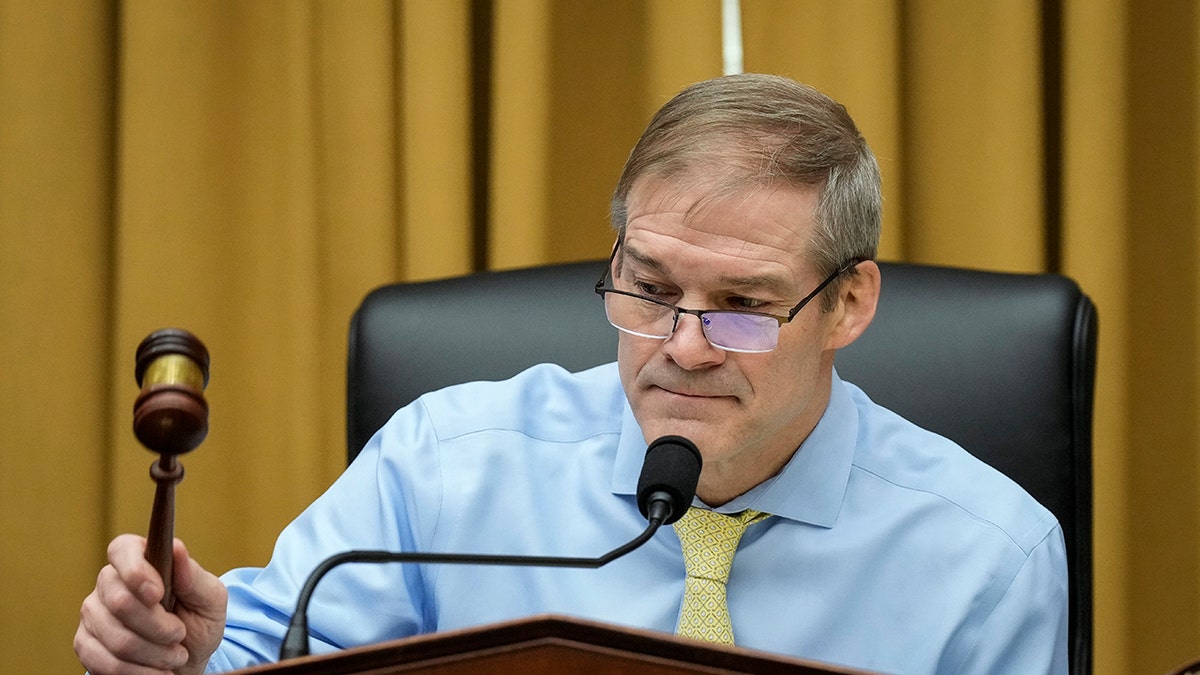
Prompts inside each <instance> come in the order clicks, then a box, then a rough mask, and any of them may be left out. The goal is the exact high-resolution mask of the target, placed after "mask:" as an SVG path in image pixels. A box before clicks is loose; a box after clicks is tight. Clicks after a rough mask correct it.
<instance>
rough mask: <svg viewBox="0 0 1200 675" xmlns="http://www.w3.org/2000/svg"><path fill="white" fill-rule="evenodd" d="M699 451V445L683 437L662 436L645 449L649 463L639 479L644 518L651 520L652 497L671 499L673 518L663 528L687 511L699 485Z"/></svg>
mask: <svg viewBox="0 0 1200 675" xmlns="http://www.w3.org/2000/svg"><path fill="white" fill-rule="evenodd" d="M700 465H701V460H700V451H699V450H698V449H696V444H695V443H692V442H691V441H689V440H688V439H686V438H684V437H682V436H663V437H662V438H659V439H656V440H655V441H654V442H653V443H651V444H650V447H648V448H646V461H645V462H644V463H643V464H642V475H641V476H640V477H639V478H638V489H637V500H638V508H639V509H640V510H641V512H642V515H643V516H646V517H647V518H649V513H648V508H649V506H650V497H651V495H654V494H655V493H663V492H665V493H667V494H668V495H670V498H671V500H672V502H673V503H672V505H671V517H670V518H668V519H667V520H665V521H663V524H664V525H669V524H670V523H673V522H675V521H676V520H678V519H679V518H680V516H682V515H683V513H684V512H685V511H687V509H688V507H689V506H691V504H692V498H693V497H695V496H696V484H697V483H699V482H700Z"/></svg>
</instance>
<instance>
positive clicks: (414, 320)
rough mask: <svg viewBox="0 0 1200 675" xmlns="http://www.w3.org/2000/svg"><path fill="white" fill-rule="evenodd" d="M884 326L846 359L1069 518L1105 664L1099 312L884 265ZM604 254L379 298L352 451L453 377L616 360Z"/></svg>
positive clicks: (1079, 670)
mask: <svg viewBox="0 0 1200 675" xmlns="http://www.w3.org/2000/svg"><path fill="white" fill-rule="evenodd" d="M880 267H881V269H882V275H883V291H882V296H881V298H880V301H879V310H878V313H877V315H876V317H875V321H874V323H873V324H872V325H871V327H870V328H869V329H868V330H867V332H866V333H865V334H864V335H863V336H862V337H861V338H860V339H859V340H858V341H856V342H855V343H854V344H852V345H851V346H850V347H848V348H847V349H845V350H843V351H842V352H840V353H839V354H838V357H837V368H838V372H839V374H840V375H841V376H842V377H843V378H844V379H846V380H849V381H851V382H854V383H855V384H857V385H859V386H861V387H862V388H863V389H864V390H865V391H866V392H867V393H868V394H869V395H870V396H871V397H872V398H873V399H874V400H875V401H877V402H878V403H880V404H882V405H884V406H886V407H888V408H891V409H892V410H895V411H896V412H898V413H900V414H901V415H904V416H905V417H907V418H908V419H910V420H912V421H913V422H915V423H917V424H919V425H921V426H924V427H926V428H928V429H932V430H934V431H937V432H938V433H941V434H942V435H944V436H947V437H949V438H951V439H953V440H955V441H957V442H958V443H960V444H961V445H962V446H963V447H965V448H967V449H968V450H969V451H971V452H972V453H974V454H975V455H976V456H978V457H979V458H981V459H983V460H984V461H986V462H987V463H989V464H991V465H992V466H994V467H995V468H997V469H999V470H1000V471H1002V472H1004V473H1005V474H1007V475H1008V476H1009V477H1011V478H1013V479H1014V480H1015V481H1016V482H1017V483H1020V484H1021V485H1022V486H1023V487H1024V488H1025V489H1026V490H1027V491H1028V492H1029V493H1030V494H1032V495H1033V496H1034V497H1036V498H1037V499H1038V500H1039V501H1041V503H1042V504H1044V505H1045V506H1046V507H1047V508H1049V509H1050V510H1051V511H1052V512H1054V514H1055V515H1056V516H1057V517H1058V520H1059V522H1060V523H1061V524H1062V527H1063V531H1064V533H1065V535H1066V544H1067V556H1068V563H1069V566H1070V585H1071V586H1070V603H1071V608H1070V635H1071V638H1070V640H1071V644H1070V649H1071V654H1070V658H1071V672H1072V673H1074V674H1076V675H1081V674H1087V673H1090V672H1091V652H1092V464H1091V451H1092V401H1093V391H1094V375H1095V363H1096V362H1095V357H1096V311H1095V307H1094V306H1093V304H1092V302H1091V300H1089V299H1088V297H1087V296H1086V295H1084V294H1083V293H1082V292H1081V291H1080V289H1079V287H1078V286H1077V285H1076V284H1075V283H1074V282H1072V281H1071V280H1069V279H1066V278H1064V277H1061V276H1056V275H1022V274H1005V273H996V272H983V271H973V270H963V269H953V268H945V267H930V266H921V265H911V264H899V263H882V264H881V265H880ZM603 268H604V262H603V261H596V262H588V263H571V264H563V265H553V266H546V267H541V268H533V269H524V270H515V271H505V272H486V273H481V274H476V275H471V276H466V277H460V278H455V279H448V280H442V281H433V282H424V283H411V284H404V283H401V284H393V285H390V286H385V287H382V288H379V289H377V290H375V291H373V292H372V293H371V294H369V295H368V296H367V297H366V299H365V300H363V303H362V306H361V307H360V308H359V309H358V312H357V313H356V314H355V316H354V319H353V322H352V325H351V329H350V350H349V361H348V391H347V394H348V397H347V423H348V427H347V429H348V431H347V436H348V438H347V442H348V448H349V450H348V453H349V456H350V458H351V459H353V457H354V455H356V454H357V452H358V450H359V448H361V447H362V445H363V444H364V443H365V442H366V441H367V439H368V438H370V436H371V434H372V433H374V431H375V430H376V429H377V428H378V427H379V426H381V425H382V424H383V423H384V422H385V421H386V420H387V419H388V417H390V416H391V414H392V413H393V412H394V411H395V410H396V409H398V408H400V407H401V406H404V405H406V404H407V403H409V402H410V401H412V400H413V399H414V398H416V397H417V396H419V395H420V394H422V393H424V392H426V391H430V390H433V389H436V388H440V387H443V386H446V385H449V384H455V383H459V382H466V381H470V380H480V379H502V378H506V377H508V376H510V375H513V374H515V373H517V372H519V371H520V370H522V369H524V368H526V367H527V366H530V365H533V364H535V363H539V362H544V361H550V362H555V363H559V364H561V365H563V366H566V367H567V368H570V369H581V368H586V367H589V366H593V365H597V364H600V363H604V362H607V361H611V360H613V359H614V358H615V356H616V339H617V331H616V329H614V328H612V327H611V326H609V325H608V323H607V321H606V320H605V318H604V310H603V306H602V303H601V300H600V298H599V297H598V296H596V295H595V293H593V291H592V287H593V285H594V284H595V281H596V279H598V278H599V277H600V274H601V272H602V271H603Z"/></svg>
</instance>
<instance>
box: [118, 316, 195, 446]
mask: <svg viewBox="0 0 1200 675" xmlns="http://www.w3.org/2000/svg"><path fill="white" fill-rule="evenodd" d="M134 374H135V375H136V377H137V383H138V386H139V387H141V388H142V391H141V393H140V394H139V395H138V397H137V400H136V401H134V404H133V433H134V435H136V436H137V438H138V440H139V441H141V443H142V445H144V446H146V447H147V448H149V449H151V450H153V451H154V452H157V453H160V454H163V455H179V454H183V453H185V452H187V451H189V450H192V449H194V448H195V447H196V446H198V445H200V443H201V442H202V441H203V440H204V437H205V436H206V435H208V403H207V402H206V401H205V400H204V387H205V386H206V385H207V384H208V350H207V349H205V347H204V344H203V343H201V342H200V340H198V339H197V338H196V336H194V335H192V334H191V333H189V332H187V331H185V330H181V329H178V328H164V329H162V330H157V331H154V332H153V333H151V334H150V335H148V336H146V339H144V340H142V343H141V344H140V345H138V349H137V368H136V370H135V373H134Z"/></svg>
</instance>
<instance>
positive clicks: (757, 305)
mask: <svg viewBox="0 0 1200 675" xmlns="http://www.w3.org/2000/svg"><path fill="white" fill-rule="evenodd" d="M767 304H768V303H767V301H766V300H755V299H754V298H741V297H733V298H730V299H729V306H730V307H733V308H734V309H762V308H763V307H764V306H766V305H767Z"/></svg>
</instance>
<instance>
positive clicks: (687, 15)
mask: <svg viewBox="0 0 1200 675" xmlns="http://www.w3.org/2000/svg"><path fill="white" fill-rule="evenodd" d="M741 6H742V23H743V30H744V36H743V37H744V43H745V64H746V68H747V69H748V70H754V71H765V72H777V73H781V74H785V75H789V76H792V77H794V78H796V79H799V80H801V81H805V82H808V83H811V84H813V85H815V86H817V87H819V88H821V89H823V90H824V91H827V92H828V93H830V94H831V95H833V96H834V97H835V98H838V99H839V100H841V101H842V102H843V103H845V104H846V106H847V107H848V108H849V110H850V112H851V114H852V115H853V116H854V117H855V119H856V120H857V121H858V122H859V124H860V127H861V128H862V129H863V132H864V133H865V135H866V136H867V137H868V139H869V140H870V142H871V144H872V146H873V148H874V149H875V151H876V153H877V155H878V156H879V159H880V164H881V166H882V169H883V173H884V183H885V186H884V191H885V192H884V196H885V236H884V240H883V245H882V257H884V258H886V259H892V260H912V261H919V262H926V263H936V264H949V265H959V266H967V267H979V268H989V269H1002V270H1017V271H1048V270H1047V266H1048V265H1049V266H1054V265H1061V270H1059V271H1062V272H1063V273H1065V274H1067V275H1069V276H1071V277H1073V278H1074V279H1076V280H1077V281H1079V283H1080V284H1081V286H1082V287H1083V288H1084V290H1085V291H1086V292H1087V293H1089V294H1090V295H1091V296H1092V297H1093V298H1094V299H1095V300H1096V302H1097V305H1098V308H1099V314H1100V324H1101V336H1100V354H1099V363H1100V366H1099V378H1098V384H1097V408H1096V427H1095V438H1096V441H1095V458H1094V463H1095V505H1096V515H1095V532H1096V537H1095V575H1096V576H1095V590H1096V598H1095V601H1096V607H1095V615H1096V658H1095V661H1096V672H1097V673H1099V674H1100V675H1119V674H1123V673H1127V672H1163V671H1165V670H1167V669H1168V668H1170V667H1171V666H1173V665H1175V664H1177V663H1179V662H1182V661H1184V660H1187V659H1188V658H1191V657H1194V656H1198V655H1200V503H1198V501H1200V500H1198V499H1197V496H1196V495H1197V494H1198V490H1197V483H1198V482H1200V462H1198V460H1197V458H1198V456H1200V452H1198V451H1200V429H1198V428H1197V424H1196V421H1195V420H1196V414H1195V410H1196V409H1197V405H1198V404H1200V376H1198V375H1200V373H1198V371H1200V369H1198V365H1200V364H1198V361H1200V319H1198V317H1200V307H1198V302H1197V295H1198V293H1200V291H1198V290H1197V289H1200V278H1198V277H1200V265H1198V264H1197V262H1196V261H1197V260H1198V256H1197V253H1198V250H1197V249H1198V248H1200V246H1198V243H1200V242H1198V239H1200V238H1198V237H1197V232H1198V231H1200V204H1198V202H1197V197H1196V195H1197V194H1200V190H1198V187H1200V186H1198V185H1197V182H1198V176H1200V161H1198V156H1200V152H1198V150H1200V133H1198V129H1197V126H1198V118H1200V78H1198V74H1200V61H1198V54H1200V11H1197V9H1196V6H1195V5H1194V4H1193V3H1175V2H1166V1H1165V0H1156V1H1154V2H1138V3H1136V11H1135V3H1134V2H1133V1H1132V0H1088V1H1086V2H1084V1H1083V0H1052V1H1050V2H1041V3H1039V2H1033V1H1032V0H1028V1H1016V2H1010V1H1006V0H983V1H980V2H957V1H953V0H908V1H902V0H842V1H838V2H834V1H829V0H802V1H797V0H743V2H742V3H741ZM1050 19H1054V20H1053V21H1051V20H1050ZM1059 19H1061V21H1060V20H1059ZM481 31H482V32H481ZM481 35H482V36H483V37H484V38H486V39H481ZM720 40H721V27H720V7H719V3H717V2H715V0H713V1H710V2H695V1H694V0H647V1H642V0H611V1H606V2H567V1H566V0H442V1H439V2H425V1H421V0H345V1H338V2H333V1H330V0H303V1H295V0H256V1H254V2H239V1H234V0H181V1H179V2H172V3H163V2H158V1H157V0H90V1H89V0H82V1H72V2H65V1H64V0H48V1H47V2H40V3H31V2H26V1H25V0H0V322H2V323H0V363H3V364H4V365H3V374H4V377H0V449H2V450H3V452H0V480H2V481H3V482H2V484H0V512H2V513H3V514H4V516H3V518H0V541H4V542H5V546H4V549H3V553H0V598H3V602H0V672H68V671H70V670H72V669H73V668H75V667H76V665H75V662H74V658H73V655H72V654H71V653H70V646H69V644H70V640H71V634H72V632H73V630H74V626H75V623H76V621H77V612H78V606H79V602H80V601H81V600H82V598H83V596H84V595H85V594H86V593H87V592H88V590H89V589H90V587H91V585H92V584H93V582H94V579H95V574H96V571H97V568H98V566H99V565H100V564H102V561H103V556H104V547H105V544H106V542H107V541H108V539H109V538H111V536H112V535H114V534H116V533H118V532H123V531H134V532H144V531H145V528H146V524H147V521H148V516H149V507H150V502H151V498H152V494H153V485H152V483H151V481H150V480H149V478H148V476H147V469H148V466H149V464H150V463H151V461H153V459H154V457H153V455H151V454H150V453H148V452H146V451H145V450H143V449H142V448H141V447H140V446H138V444H137V442H136V441H135V440H134V439H133V436H132V434H131V433H130V424H131V419H130V414H131V408H132V402H133V399H134V398H135V396H136V395H137V390H136V389H137V387H136V384H135V383H134V382H133V352H134V348H135V347H136V345H137V344H138V342H139V341H140V340H141V339H142V338H143V337H144V336H145V335H146V334H147V333H149V332H150V331H151V330H154V329H156V328H160V327H163V326H180V327H184V328H187V329H189V330H191V331H193V332H194V333H196V334H197V335H198V336H199V337H200V338H201V339H202V340H203V341H204V342H205V343H206V344H207V346H208V347H209V349H210V351H211V353H212V359H213V365H212V379H211V384H210V385H209V388H208V391H207V392H206V395H207V398H208V401H209V404H210V407H211V411H212V412H211V416H210V423H211V431H210V434H209V438H208V440H207V441H206V442H205V443H204V445H202V446H201V447H200V448H199V449H198V450H196V451H195V452H193V453H191V454H188V455H186V456H184V457H183V458H182V461H183V463H184V464H185V466H186V467H187V478H186V479H185V480H184V481H183V483H181V484H180V486H179V488H178V494H179V513H178V519H177V531H178V534H179V535H180V536H181V537H183V538H184V539H185V540H186V541H187V542H188V544H189V547H190V549H191V550H192V552H193V553H194V554H195V555H196V556H197V557H199V558H200V559H201V560H202V561H203V562H204V563H205V564H206V565H207V566H208V567H210V568H212V569H214V570H216V571H223V570H224V569H227V568H229V567H233V566H239V565H257V564H261V563H263V562H265V560H266V559H267V556H268V555H269V553H270V548H271V545H272V542H273V540H274V537H275V535H276V534H277V532H278V531H279V529H280V528H281V527H283V525H284V524H286V523H287V522H288V521H289V520H290V519H291V518H292V517H294V516H295V515H296V513H298V512H299V511H300V510H301V509H302V508H303V507H304V506H305V505H306V504H308V503H309V502H310V501H311V500H312V499H313V498H315V497H316V496H317V495H318V494H320V492H321V491H322V490H323V489H324V488H325V487H326V486H327V485H328V484H329V483H330V482H331V481H332V480H333V479H334V478H335V477H336V476H337V474H338V473H339V471H340V470H341V467H342V458H343V457H344V447H343V445H344V358H345V349H346V331H347V327H348V323H349V319H350V315H351V313H352V312H353V310H354V307H355V305H356V304H357V302H358V301H359V299H360V298H361V297H362V296H363V295H364V294H365V293H367V292H368V291H369V290H370V289H372V288H373V287H375V286H378V285H380V284H384V283H388V282H391V281H395V280H400V279H432V278H439V277H445V276H450V275H455V274H460V273H464V272H468V271H470V270H472V269H473V268H475V267H476V266H477V265H478V261H480V260H482V261H484V264H485V266H486V267H489V268H509V267H518V266H524V265H533V264H539V263H544V262H552V261H565V260H582V259H590V258H597V257H601V256H603V255H605V254H606V253H607V252H608V250H609V247H610V246H611V245H612V233H611V231H610V230H609V227H608V224H607V209H608V199H609V195H610V193H611V190H612V188H613V185H614V183H615V181H616V179H617V176H618V174H619V172H620V169H621V165H622V163H623V162H624V159H625V157H626V155H627V153H628V151H629V149H630V147H632V145H633V143H634V141H635V140H636V138H637V136H638V134H639V133H640V131H641V129H642V127H643V126H644V125H645V123H646V122H647V120H648V119H649V116H650V115H651V114H652V113H653V112H654V110H656V109H657V108H658V107H659V106H660V105H661V104H662V103H663V102H664V101H665V100H666V99H667V98H668V97H669V96H671V95H672V94H673V93H675V92H676V91H677V90H679V89H680V88H681V87H683V86H685V85H686V84H688V83H690V82H692V81H695V80H699V79H703V78H707V77H712V76H716V75H718V74H720V70H721V57H720V55H721V44H720ZM485 48H486V49H487V50H488V51H486V52H483V51H481V50H482V49H485ZM481 69H482V70H481ZM1059 104H1061V107H1059ZM1059 110H1061V119H1059V118H1058V111H1059ZM931 301H936V300H935V299H931Z"/></svg>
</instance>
